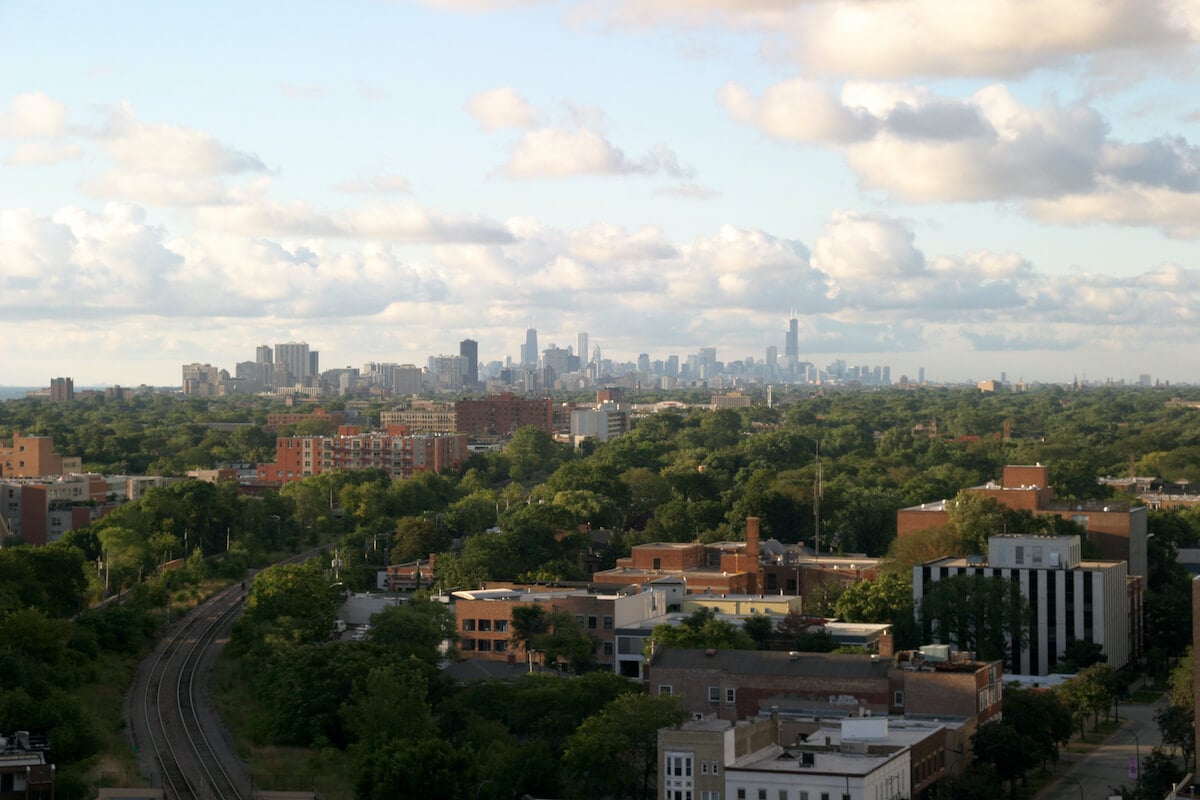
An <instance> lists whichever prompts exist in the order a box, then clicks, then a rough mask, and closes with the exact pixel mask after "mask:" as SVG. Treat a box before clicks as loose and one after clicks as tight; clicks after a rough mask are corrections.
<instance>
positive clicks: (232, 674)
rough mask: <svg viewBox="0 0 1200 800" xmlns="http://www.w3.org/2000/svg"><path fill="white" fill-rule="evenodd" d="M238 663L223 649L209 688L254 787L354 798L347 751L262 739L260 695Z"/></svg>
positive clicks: (338, 799) (329, 799) (342, 799)
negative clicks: (290, 744) (246, 679)
mask: <svg viewBox="0 0 1200 800" xmlns="http://www.w3.org/2000/svg"><path fill="white" fill-rule="evenodd" d="M238 667H239V665H238V660H237V659H234V658H231V657H229V656H228V655H227V654H222V656H221V658H220V659H219V660H218V661H217V665H216V667H215V669H214V671H213V694H214V695H215V697H216V702H217V709H218V711H220V713H221V718H222V719H223V720H224V721H225V724H226V725H227V726H229V730H230V732H232V733H233V738H234V742H235V744H236V746H237V752H238V755H239V756H241V757H242V759H243V760H244V761H245V762H246V764H247V766H249V768H250V777H251V780H252V781H253V784H254V788H255V789H261V790H265V791H289V790H292V791H312V790H316V791H317V792H319V793H320V795H321V797H322V798H323V800H353V797H354V791H353V789H352V784H351V779H350V757H349V755H347V754H346V753H344V752H342V751H341V750H337V749H336V748H332V747H329V748H325V749H323V750H313V749H309V748H304V747H280V746H276V745H267V744H261V743H260V742H261V740H262V736H261V732H260V731H259V729H258V726H257V722H256V720H257V719H258V718H259V717H260V706H259V703H258V698H257V697H256V695H255V693H254V691H253V689H252V687H250V686H249V684H248V683H247V682H246V681H244V680H243V679H242V678H241V676H240V675H239V674H238Z"/></svg>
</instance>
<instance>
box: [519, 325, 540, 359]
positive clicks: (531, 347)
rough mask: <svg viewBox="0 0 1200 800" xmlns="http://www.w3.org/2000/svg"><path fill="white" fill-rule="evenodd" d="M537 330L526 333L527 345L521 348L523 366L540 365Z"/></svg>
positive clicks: (533, 329) (532, 329)
mask: <svg viewBox="0 0 1200 800" xmlns="http://www.w3.org/2000/svg"><path fill="white" fill-rule="evenodd" d="M538 355H539V354H538V341H537V328H530V329H529V330H527V331H525V344H524V345H523V346H522V347H521V364H522V366H526V367H536V366H537V365H538Z"/></svg>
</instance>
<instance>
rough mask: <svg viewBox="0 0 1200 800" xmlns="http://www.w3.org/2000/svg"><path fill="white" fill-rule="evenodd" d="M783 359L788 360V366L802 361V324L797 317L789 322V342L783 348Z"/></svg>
mask: <svg viewBox="0 0 1200 800" xmlns="http://www.w3.org/2000/svg"><path fill="white" fill-rule="evenodd" d="M783 357H784V359H786V360H787V362H788V366H791V365H793V364H795V363H796V362H797V361H799V360H800V323H799V321H798V320H797V319H796V318H795V317H792V318H791V319H790V320H789V321H788V332H787V342H786V343H785V344H784V347H783Z"/></svg>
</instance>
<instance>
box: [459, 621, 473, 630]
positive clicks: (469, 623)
mask: <svg viewBox="0 0 1200 800" xmlns="http://www.w3.org/2000/svg"><path fill="white" fill-rule="evenodd" d="M462 629H463V630H464V631H473V630H475V620H473V619H464V620H463V621H462Z"/></svg>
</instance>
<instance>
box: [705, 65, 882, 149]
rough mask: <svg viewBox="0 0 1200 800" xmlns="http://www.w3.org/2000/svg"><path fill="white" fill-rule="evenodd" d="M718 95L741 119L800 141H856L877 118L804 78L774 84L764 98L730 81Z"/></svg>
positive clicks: (779, 136) (724, 104)
mask: <svg viewBox="0 0 1200 800" xmlns="http://www.w3.org/2000/svg"><path fill="white" fill-rule="evenodd" d="M717 99H718V100H719V101H720V103H721V105H722V106H724V107H725V110H726V111H728V112H729V115H730V116H731V117H733V118H734V119H736V120H737V121H738V122H741V123H744V124H746V125H752V126H754V127H756V128H759V129H761V130H762V131H764V132H766V133H768V134H770V135H771V136H774V137H777V138H780V139H791V140H795V141H800V142H822V143H838V142H851V141H856V140H858V139H863V138H866V137H869V136H870V135H871V134H872V132H873V129H874V127H875V122H876V121H875V120H874V119H873V118H872V117H870V116H869V115H867V114H865V113H863V112H862V111H861V110H857V109H853V108H849V107H847V106H845V105H843V104H842V103H841V102H840V101H839V100H838V99H837V98H836V97H834V96H833V95H832V94H831V93H829V92H828V91H827V90H825V89H824V88H823V87H822V86H821V85H820V84H818V83H816V82H814V81H809V80H804V79H796V80H790V81H784V82H783V83H778V84H775V85H774V86H771V87H770V88H768V89H767V90H766V92H764V93H763V97H762V99H761V100H760V99H757V98H755V97H753V96H752V95H751V94H750V92H749V91H747V90H746V89H745V88H743V87H742V86H739V85H738V84H736V83H727V84H725V86H723V87H721V90H720V92H718V94H717Z"/></svg>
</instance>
